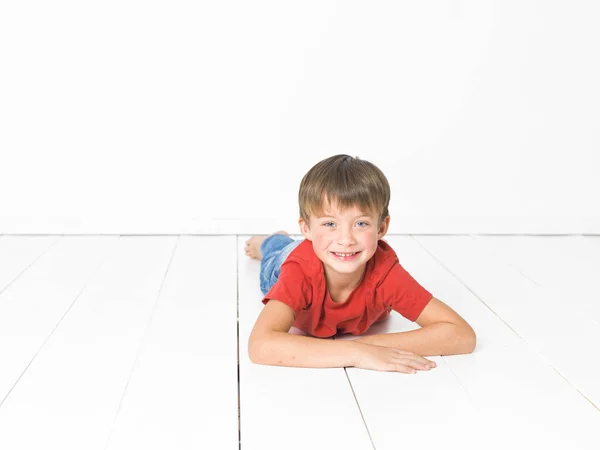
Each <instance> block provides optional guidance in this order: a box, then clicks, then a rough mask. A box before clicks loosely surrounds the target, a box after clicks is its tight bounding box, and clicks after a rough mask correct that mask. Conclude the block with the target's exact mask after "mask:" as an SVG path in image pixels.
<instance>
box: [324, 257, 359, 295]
mask: <svg viewBox="0 0 600 450" xmlns="http://www.w3.org/2000/svg"><path fill="white" fill-rule="evenodd" d="M366 269H367V265H366V264H365V265H364V266H363V267H362V269H361V270H357V271H356V272H354V273H338V272H333V271H329V270H327V267H325V266H324V271H325V281H326V282H327V287H328V288H329V290H335V291H348V290H354V288H356V287H357V286H358V285H359V284H360V282H361V281H362V279H363V277H364V276H365V272H366Z"/></svg>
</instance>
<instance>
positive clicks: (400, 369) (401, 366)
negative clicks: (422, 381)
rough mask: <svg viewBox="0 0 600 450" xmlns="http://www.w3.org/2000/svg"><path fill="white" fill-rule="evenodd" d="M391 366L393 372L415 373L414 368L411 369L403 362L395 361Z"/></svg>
mask: <svg viewBox="0 0 600 450" xmlns="http://www.w3.org/2000/svg"><path fill="white" fill-rule="evenodd" d="M393 367H394V369H393V370H394V371H395V372H401V373H410V374H413V373H417V371H416V370H415V369H413V368H412V367H408V366H405V365H404V364H401V363H396V364H394V366H393Z"/></svg>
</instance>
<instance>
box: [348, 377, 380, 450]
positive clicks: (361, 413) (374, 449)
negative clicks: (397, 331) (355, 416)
mask: <svg viewBox="0 0 600 450" xmlns="http://www.w3.org/2000/svg"><path fill="white" fill-rule="evenodd" d="M343 369H344V373H345V374H346V379H347V380H348V384H349V385H350V390H351V391H352V395H353V396H354V401H355V402H356V406H357V407H358V412H359V413H360V417H361V418H362V421H363V423H364V424H365V429H366V430H367V435H368V436H369V440H370V441H371V445H372V446H373V450H377V448H376V447H375V442H373V437H372V436H371V431H369V426H368V425H367V421H366V419H365V416H364V414H363V412H362V409H360V404H359V403H358V398H357V397H356V392H354V386H352V381H350V376H349V375H348V370H346V368H345V367H344V368H343Z"/></svg>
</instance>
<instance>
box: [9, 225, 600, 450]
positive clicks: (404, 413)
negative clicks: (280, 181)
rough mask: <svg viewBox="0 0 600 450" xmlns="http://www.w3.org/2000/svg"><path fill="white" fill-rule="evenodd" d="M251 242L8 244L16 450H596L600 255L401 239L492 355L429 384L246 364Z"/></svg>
mask: <svg viewBox="0 0 600 450" xmlns="http://www.w3.org/2000/svg"><path fill="white" fill-rule="evenodd" d="M246 239H247V236H138V237H131V236H130V237H126V236H122V237H119V236H68V237H60V236H1V237H0V449H6V450H18V449H61V450H66V449H77V450H82V449H85V450H91V449H110V450H114V449H144V450H145V449H236V448H239V446H240V442H239V436H241V448H242V449H244V450H246V449H257V450H258V449H260V450H266V449H276V450H280V449H282V448H284V449H305V448H311V449H333V448H344V449H362V450H368V449H372V448H375V449H377V450H383V449H399V448H419V449H421V450H426V449H436V450H437V449H440V448H461V449H481V448H486V449H488V448H502V449H504V448H510V449H535V448H543V449H560V450H565V449H594V450H597V449H599V448H600V411H599V408H600V357H599V354H600V350H599V348H600V290H599V289H598V288H599V286H598V280H599V274H600V237H583V236H575V237H516V236H515V237H512V236H511V237H490V236H488V237H480V236H388V237H387V241H388V242H389V243H390V244H391V245H392V246H393V247H394V248H395V249H396V252H397V253H398V255H399V257H400V261H401V263H402V264H403V266H404V267H405V268H406V269H407V270H408V271H409V272H410V273H411V274H412V275H413V276H414V277H415V278H416V279H417V280H418V281H419V282H420V283H421V284H423V285H424V286H425V287H427V289H429V290H430V291H431V292H432V293H433V294H434V295H435V296H436V297H438V298H440V299H441V300H443V301H444V302H446V303H448V304H450V305H451V306H452V307H453V308H454V309H456V310H457V311H458V312H459V313H460V314H461V315H463V317H465V318H466V319H467V320H468V321H469V323H471V325H472V326H473V327H474V328H475V330H476V332H477V336H478V346H477V349H476V351H475V352H474V353H473V354H471V355H462V356H452V357H435V358H433V359H434V360H435V361H436V362H437V363H438V367H437V368H436V369H434V370H432V371H430V372H418V373H417V374H415V375H404V374H398V373H382V372H373V371H365V370H360V369H354V368H350V369H294V368H279V367H267V366H258V365H254V364H252V363H250V361H249V359H248V355H247V340H248V336H249V333H250V330H251V328H252V325H253V323H254V319H255V318H256V316H257V314H258V313H259V311H260V309H261V308H262V304H261V303H260V299H261V293H260V289H259V284H258V271H259V263H258V261H252V260H248V259H247V258H246V257H245V255H244V253H243V246H244V241H245V240H246ZM238 317H239V320H238ZM414 327H415V325H414V324H412V323H411V322H408V321H407V320H405V319H403V318H402V317H400V316H399V315H394V316H393V317H392V318H391V319H390V320H389V321H388V322H387V323H383V324H380V325H378V328H377V329H376V330H373V331H376V332H393V331H402V330H408V329H412V328H414ZM238 358H239V368H238ZM238 381H239V388H238ZM238 393H239V395H240V397H239V405H240V413H241V420H240V422H238ZM240 425H241V429H240Z"/></svg>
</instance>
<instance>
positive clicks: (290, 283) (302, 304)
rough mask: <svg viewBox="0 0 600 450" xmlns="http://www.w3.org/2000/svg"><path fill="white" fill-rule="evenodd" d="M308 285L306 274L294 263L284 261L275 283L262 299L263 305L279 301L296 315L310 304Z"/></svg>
mask: <svg viewBox="0 0 600 450" xmlns="http://www.w3.org/2000/svg"><path fill="white" fill-rule="evenodd" d="M309 296H310V289H309V283H308V282H307V279H306V274H305V273H304V271H303V270H302V268H301V267H300V264H298V263H297V262H295V261H286V262H284V263H283V264H282V265H281V271H280V273H279V278H278V279H277V282H276V283H275V284H274V285H273V286H272V287H271V289H270V290H269V292H267V295H265V297H264V298H263V300H262V302H263V304H265V305H266V304H267V303H268V302H269V300H279V301H280V302H282V303H285V304H286V305H288V306H289V307H290V308H292V309H293V310H294V313H295V314H296V315H297V314H298V313H299V312H300V311H302V310H303V309H306V307H307V306H308V305H309V303H310V298H309Z"/></svg>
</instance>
